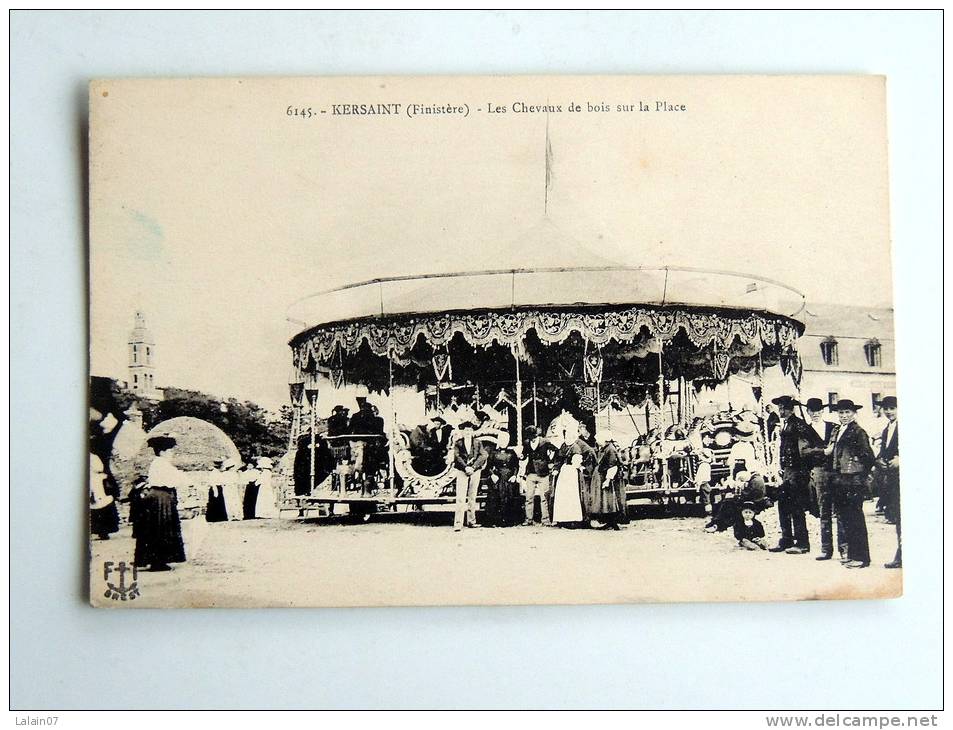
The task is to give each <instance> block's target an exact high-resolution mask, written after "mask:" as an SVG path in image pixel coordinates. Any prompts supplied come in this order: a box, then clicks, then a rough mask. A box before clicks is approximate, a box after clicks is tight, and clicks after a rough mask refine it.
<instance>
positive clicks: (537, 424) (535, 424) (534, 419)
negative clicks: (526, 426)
mask: <svg viewBox="0 0 953 730" xmlns="http://www.w3.org/2000/svg"><path fill="white" fill-rule="evenodd" d="M533 426H535V427H536V428H539V418H538V415H537V413H536V378H533ZM520 438H522V434H521V435H520Z"/></svg>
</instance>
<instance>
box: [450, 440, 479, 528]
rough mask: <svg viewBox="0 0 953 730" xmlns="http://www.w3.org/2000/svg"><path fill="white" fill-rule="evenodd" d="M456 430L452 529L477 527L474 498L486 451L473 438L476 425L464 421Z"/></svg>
mask: <svg viewBox="0 0 953 730" xmlns="http://www.w3.org/2000/svg"><path fill="white" fill-rule="evenodd" d="M457 429H458V430H459V432H460V437H459V438H458V439H457V440H456V442H455V443H454V445H453V466H454V468H456V470H457V502H456V509H455V510H454V515H453V529H454V530H458V531H459V530H461V529H462V528H463V526H464V524H466V526H467V527H478V525H477V521H476V498H477V490H478V489H479V488H480V476H481V475H482V473H483V467H484V466H485V465H486V451H485V450H484V448H483V447H482V446H481V445H480V442H479V441H477V440H476V438H474V432H475V431H476V425H475V424H474V423H472V422H471V421H464V422H463V423H461V424H460V425H459V426H457Z"/></svg>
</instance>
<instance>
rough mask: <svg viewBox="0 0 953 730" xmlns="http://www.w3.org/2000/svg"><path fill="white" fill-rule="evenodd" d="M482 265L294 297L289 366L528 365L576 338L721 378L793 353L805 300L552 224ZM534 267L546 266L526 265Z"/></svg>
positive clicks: (756, 280) (499, 249)
mask: <svg viewBox="0 0 953 730" xmlns="http://www.w3.org/2000/svg"><path fill="white" fill-rule="evenodd" d="M480 260H481V261H486V260H491V261H493V262H494V263H497V262H499V263H502V264H504V266H500V267H497V268H486V269H481V270H472V271H448V272H445V273H433V274H424V275H416V276H395V277H388V278H379V279H372V280H368V281H362V282H357V283H354V284H349V285H346V286H342V287H338V288H335V289H332V290H328V291H325V292H321V293H319V294H316V295H313V296H311V297H307V298H305V299H302V300H299V301H298V302H296V303H295V304H293V305H292V306H291V308H290V310H289V319H291V320H292V321H294V322H296V323H298V324H299V325H300V326H301V327H302V330H301V332H300V333H299V334H298V335H296V336H295V337H294V338H293V339H292V340H291V342H290V345H291V347H292V350H293V352H294V364H295V367H296V368H297V369H298V370H299V371H304V370H312V369H315V368H319V367H321V366H325V367H331V368H335V367H341V366H343V365H344V361H345V360H351V361H352V362H351V365H352V366H353V364H354V361H355V359H362V358H366V357H367V356H369V355H374V356H379V357H385V358H390V359H394V360H396V361H397V362H400V363H402V364H403V365H406V364H407V361H408V359H409V360H411V361H414V360H416V361H418V364H420V365H423V363H424V362H425V361H429V360H430V359H431V358H432V357H433V355H434V353H436V352H437V351H439V350H441V349H443V350H445V351H447V352H449V348H450V345H451V343H457V346H458V347H459V346H460V345H461V344H463V345H466V346H468V347H469V348H471V349H473V350H478V349H482V350H488V349H489V348H491V347H499V346H502V347H506V348H510V349H512V350H513V351H514V352H516V353H518V355H519V356H521V357H522V358H523V359H524V361H526V360H530V361H531V360H532V359H533V358H532V357H531V356H527V355H526V352H525V348H526V345H527V342H528V341H529V342H531V343H538V344H539V345H540V346H542V347H545V346H555V345H560V344H562V343H566V342H568V341H570V339H571V338H572V339H573V340H574V341H575V342H577V343H582V346H583V348H584V351H587V350H586V349H585V348H586V347H588V345H589V344H591V345H593V346H595V347H602V346H605V345H609V344H610V343H611V344H613V345H619V344H622V345H624V346H625V348H624V351H623V352H621V353H620V354H619V358H620V359H621V360H623V361H624V362H627V363H628V362H632V361H633V359H635V358H646V357H647V356H648V354H649V353H658V352H660V350H661V349H662V348H663V347H668V345H669V344H677V345H678V350H679V352H681V353H683V354H684V355H685V357H683V358H681V359H683V360H685V361H686V362H688V361H691V362H690V363H689V364H690V365H692V366H693V367H694V368H695V370H696V371H698V372H701V371H704V372H706V373H708V374H709V375H710V376H711V377H714V378H716V379H722V378H724V377H726V376H727V373H728V371H729V367H730V361H731V359H732V358H748V362H749V364H750V359H751V358H753V357H754V358H757V357H760V355H761V354H762V353H764V354H765V355H767V359H768V361H769V362H770V363H775V362H778V360H779V359H781V357H782V356H791V355H793V354H795V343H796V340H797V337H798V336H799V335H800V334H801V332H802V331H803V326H802V325H801V323H800V322H798V321H797V320H796V319H795V316H796V315H797V314H798V313H799V312H800V311H801V309H802V308H803V295H801V294H800V292H797V291H796V290H794V289H791V288H790V287H787V286H785V285H784V284H781V283H780V282H776V281H771V280H769V279H764V278H761V277H755V276H749V275H742V274H734V273H730V272H721V271H704V270H700V269H693V268H687V267H673V266H625V265H620V264H615V263H613V262H611V261H608V260H606V259H605V258H603V257H600V256H599V255H598V254H597V253H594V252H593V251H591V250H589V249H587V248H586V247H585V246H583V245H581V244H579V243H578V242H575V241H573V240H572V239H569V238H567V237H566V236H564V235H563V234H562V233H561V232H560V231H559V230H558V229H557V228H556V227H555V226H553V225H552V224H551V223H550V222H549V221H548V220H547V221H544V222H543V223H542V224H540V225H539V226H537V227H536V228H534V229H532V230H531V231H530V232H528V233H526V234H523V235H522V236H521V237H520V239H519V240H518V241H516V242H513V243H512V244H510V245H503V246H500V245H498V246H496V248H495V250H492V251H489V252H488V251H485V250H481V253H480ZM534 261H545V262H547V263H548V264H549V265H544V266H537V267H532V268H530V267H527V266H525V262H534ZM463 263H467V262H463ZM520 263H523V264H524V265H522V266H520V265H519V264H520ZM506 265H508V267H507V266H506ZM538 359H539V358H537V360H538ZM698 366H701V368H700V369H699V367H698ZM349 369H352V368H349ZM693 374H695V372H694V371H693Z"/></svg>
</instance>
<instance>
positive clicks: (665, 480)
mask: <svg viewBox="0 0 953 730" xmlns="http://www.w3.org/2000/svg"><path fill="white" fill-rule="evenodd" d="M665 274H666V281H667V280H668V279H667V276H668V270H667V269H666V271H665ZM658 397H659V403H658V407H659V438H664V433H665V429H663V428H662V414H663V413H664V412H665V370H664V369H663V367H662V340H661V338H659V343H658ZM661 486H662V489H665V490H667V489H668V488H669V476H668V458H667V457H665V456H662V485H661Z"/></svg>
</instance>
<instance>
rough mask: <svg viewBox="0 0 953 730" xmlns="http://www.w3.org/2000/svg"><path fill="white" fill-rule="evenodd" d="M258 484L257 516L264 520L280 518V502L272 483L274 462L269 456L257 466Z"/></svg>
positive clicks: (261, 458) (260, 459) (263, 457)
mask: <svg viewBox="0 0 953 730" xmlns="http://www.w3.org/2000/svg"><path fill="white" fill-rule="evenodd" d="M256 466H257V467H258V468H257V469H256V470H255V471H256V475H257V478H256V480H255V481H256V482H257V484H258V499H257V501H256V502H255V516H256V517H260V518H262V519H266V520H267V519H273V518H275V517H277V516H278V500H277V495H276V494H275V487H274V485H273V484H272V483H271V476H272V475H271V470H272V467H273V462H272V460H271V459H269V458H268V457H267V456H262V457H260V458H259V459H258V463H257V465H256Z"/></svg>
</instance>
